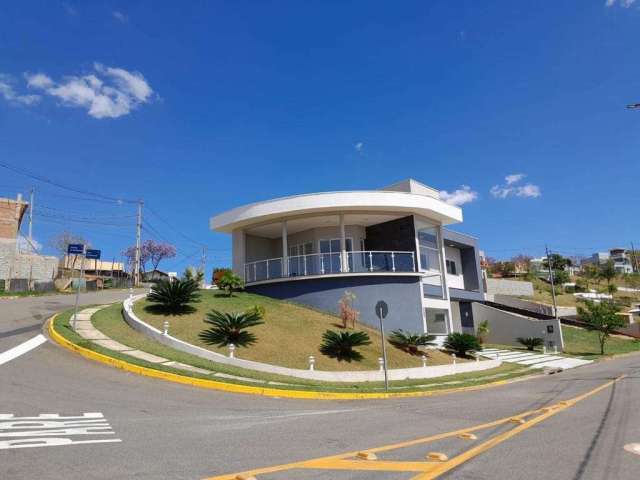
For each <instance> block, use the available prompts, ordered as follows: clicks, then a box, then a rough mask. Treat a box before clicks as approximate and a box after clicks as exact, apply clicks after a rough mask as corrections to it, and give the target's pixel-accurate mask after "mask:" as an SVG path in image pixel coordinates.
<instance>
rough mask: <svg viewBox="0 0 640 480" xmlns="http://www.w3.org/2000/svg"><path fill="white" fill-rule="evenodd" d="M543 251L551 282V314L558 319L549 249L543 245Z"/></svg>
mask: <svg viewBox="0 0 640 480" xmlns="http://www.w3.org/2000/svg"><path fill="white" fill-rule="evenodd" d="M544 249H545V251H546V252H547V265H548V267H549V281H550V282H551V297H552V298H553V314H554V317H556V320H558V305H557V304H556V288H555V286H554V284H553V268H551V259H550V258H549V249H548V248H547V246H546V245H545V246H544Z"/></svg>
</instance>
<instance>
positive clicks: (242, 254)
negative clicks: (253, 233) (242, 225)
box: [232, 229, 247, 281]
mask: <svg viewBox="0 0 640 480" xmlns="http://www.w3.org/2000/svg"><path fill="white" fill-rule="evenodd" d="M232 242H233V260H232V263H233V271H234V273H235V274H236V275H239V276H240V278H242V279H243V280H245V281H246V280H247V278H246V273H245V266H244V264H245V263H246V261H247V241H246V234H245V232H244V230H240V229H238V230H234V231H233V233H232Z"/></svg>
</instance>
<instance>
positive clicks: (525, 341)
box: [516, 337, 544, 351]
mask: <svg viewBox="0 0 640 480" xmlns="http://www.w3.org/2000/svg"><path fill="white" fill-rule="evenodd" d="M516 340H517V341H518V343H519V344H520V345H524V346H525V347H527V350H532V351H533V350H535V349H536V348H537V347H541V346H542V345H544V340H543V339H542V338H540V337H518V338H516Z"/></svg>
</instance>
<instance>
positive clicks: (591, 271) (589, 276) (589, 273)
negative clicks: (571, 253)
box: [580, 263, 598, 290]
mask: <svg viewBox="0 0 640 480" xmlns="http://www.w3.org/2000/svg"><path fill="white" fill-rule="evenodd" d="M580 276H581V277H582V278H583V279H584V282H585V290H589V286H590V284H591V282H595V281H596V280H597V279H598V267H597V265H594V264H593V263H587V264H585V265H584V266H583V267H582V273H581V274H580Z"/></svg>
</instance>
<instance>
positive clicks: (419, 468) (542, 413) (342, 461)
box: [203, 375, 625, 480]
mask: <svg viewBox="0 0 640 480" xmlns="http://www.w3.org/2000/svg"><path fill="white" fill-rule="evenodd" d="M624 377H625V375H622V376H620V377H618V378H616V379H614V380H611V381H609V382H607V383H604V384H603V385H600V386H599V387H597V388H594V389H593V390H590V391H588V392H586V393H584V394H582V395H579V396H577V397H574V398H571V399H568V400H564V401H561V402H559V403H557V404H555V405H552V406H547V407H542V408H539V409H536V410H529V411H526V412H522V413H519V414H517V415H511V416H509V417H505V418H501V419H498V420H494V421H492V422H488V423H483V424H480V425H475V426H472V427H468V428H461V429H458V430H454V431H451V432H446V433H439V434H436V435H431V436H428V437H422V438H418V439H414V440H408V441H405V442H399V443H394V444H390V445H384V446H381V447H376V448H371V449H366V450H364V451H366V452H370V453H379V452H385V451H390V450H397V449H400V448H406V447H411V446H415V445H420V444H424V443H429V442H434V441H437V440H442V439H445V438H449V437H454V436H457V435H460V434H462V433H470V432H476V431H479V430H484V429H488V428H491V427H496V426H500V425H505V424H513V422H512V420H513V419H514V418H521V419H525V418H527V417H533V418H531V419H529V420H525V423H523V424H517V425H516V426H514V427H513V428H512V429H510V430H509V431H507V432H504V433H502V434H498V435H496V436H494V437H492V438H490V439H489V440H487V441H486V442H484V443H482V444H480V445H478V446H476V447H473V448H471V449H469V450H467V451H465V452H464V453H462V454H460V455H458V456H456V457H454V458H452V459H451V460H448V461H446V462H424V461H422V462H415V461H413V462H411V461H409V462H393V461H380V460H372V461H365V460H346V459H349V458H353V457H356V456H357V455H358V453H359V452H360V451H362V450H360V451H354V452H346V453H341V454H338V455H330V456H326V457H320V458H314V459H310V460H302V461H299V462H292V463H286V464H282V465H274V466H271V467H263V468H257V469H254V470H247V471H244V472H238V473H231V474H225V475H219V476H214V477H207V478H205V479H203V480H234V479H235V478H236V477H237V476H239V475H245V476H256V475H262V474H267V473H276V472H281V471H286V470H293V469H314V468H315V469H334V470H368V471H372V470H373V471H375V470H377V471H403V472H411V471H412V472H420V474H419V475H417V476H416V477H414V479H415V480H429V479H434V478H437V477H438V476H440V475H442V474H443V473H445V472H448V471H449V470H452V469H453V468H455V467H457V466H459V465H461V464H462V463H464V462H466V461H468V460H470V459H472V458H474V457H476V456H478V455H480V454H481V453H483V452H485V451H487V450H489V449H491V448H493V447H495V446H496V445H499V444H500V443H502V442H504V441H506V440H508V439H509V438H511V437H513V436H515V435H517V434H518V433H520V432H523V431H524V430H527V429H528V428H531V427H532V426H534V425H536V424H538V423H540V422H542V421H544V420H546V419H547V418H549V417H551V416H553V415H555V414H557V413H559V412H561V411H563V410H565V409H567V408H570V407H571V406H573V405H575V404H576V403H578V402H580V401H582V400H584V399H585V398H588V397H590V396H592V395H595V394H596V393H598V392H600V391H602V390H604V389H605V388H608V387H610V386H611V385H613V384H614V383H615V382H617V381H619V380H621V379H622V378H624Z"/></svg>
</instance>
